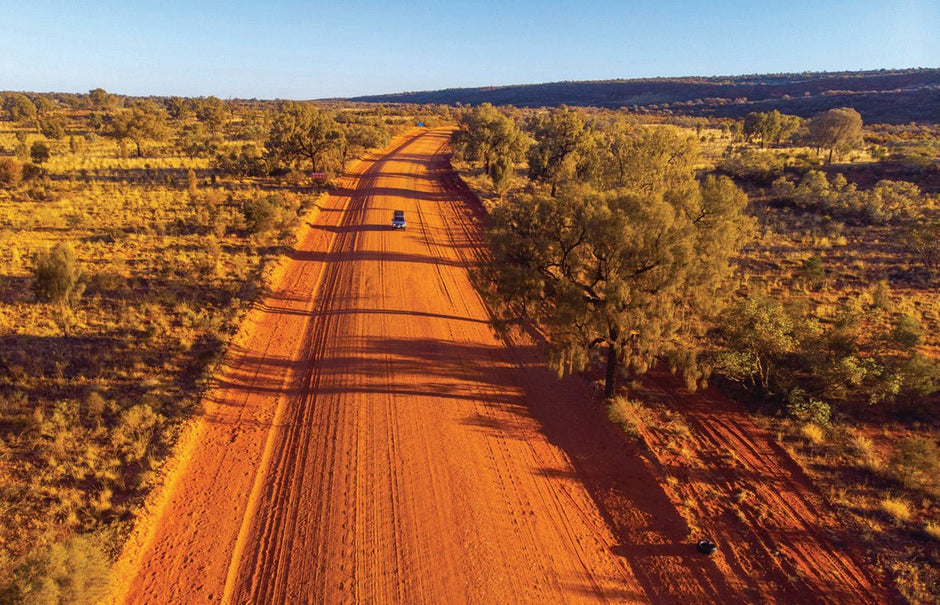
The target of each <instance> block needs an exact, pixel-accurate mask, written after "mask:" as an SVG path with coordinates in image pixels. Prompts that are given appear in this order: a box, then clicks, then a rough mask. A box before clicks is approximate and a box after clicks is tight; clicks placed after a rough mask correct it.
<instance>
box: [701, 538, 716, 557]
mask: <svg viewBox="0 0 940 605" xmlns="http://www.w3.org/2000/svg"><path fill="white" fill-rule="evenodd" d="M695 550H697V551H699V552H700V553H702V554H703V555H710V554H712V553H713V552H715V551H716V550H718V545H717V544H715V543H714V542H712V541H711V540H699V541H698V542H696V543H695Z"/></svg>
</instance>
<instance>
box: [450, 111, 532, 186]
mask: <svg viewBox="0 0 940 605" xmlns="http://www.w3.org/2000/svg"><path fill="white" fill-rule="evenodd" d="M454 145H455V147H456V148H457V149H458V150H459V151H460V152H461V153H462V154H463V156H464V157H465V158H466V159H467V160H469V161H471V162H479V163H481V164H482V165H483V169H484V170H485V171H486V173H487V174H488V175H489V176H490V178H491V179H492V180H493V184H494V185H498V181H500V180H501V179H502V178H504V177H505V176H506V175H507V174H508V171H509V170H510V169H511V168H512V167H513V166H514V165H515V163H516V162H520V161H522V160H523V159H524V158H525V154H526V151H527V150H528V149H529V146H530V145H531V141H530V140H529V138H528V137H527V136H526V134H525V133H524V132H523V131H522V130H521V129H520V128H519V127H518V126H517V125H516V121H515V120H513V119H512V118H511V117H509V116H507V115H505V114H503V113H501V112H500V111H499V110H497V109H496V108H495V107H493V106H492V105H490V104H489V103H484V104H483V105H480V106H479V107H474V108H473V109H469V110H467V111H465V112H464V113H463V115H461V117H460V120H459V129H458V130H457V131H456V132H455V133H454Z"/></svg>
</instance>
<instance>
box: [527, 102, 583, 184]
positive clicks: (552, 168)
mask: <svg viewBox="0 0 940 605" xmlns="http://www.w3.org/2000/svg"><path fill="white" fill-rule="evenodd" d="M528 128H529V130H530V131H531V133H532V135H533V137H534V138H535V145H534V146H532V148H530V149H529V153H528V158H529V178H530V179H531V180H533V181H539V182H543V183H548V184H550V185H551V187H552V195H555V193H556V192H557V190H558V186H559V185H560V184H562V183H564V182H566V181H569V180H572V179H574V177H575V174H576V172H577V164H578V159H579V151H581V150H582V149H583V148H584V146H585V145H586V144H587V143H588V142H589V138H588V136H587V133H586V132H585V123H584V117H583V116H582V115H581V112H579V111H576V110H573V109H571V108H569V107H567V106H565V105H561V106H559V107H556V108H555V109H553V110H551V111H550V112H549V113H547V114H542V115H539V116H536V117H535V118H534V119H533V120H532V121H531V122H530V123H529V126H528Z"/></svg>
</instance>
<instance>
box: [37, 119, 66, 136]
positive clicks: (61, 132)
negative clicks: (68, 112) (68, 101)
mask: <svg viewBox="0 0 940 605" xmlns="http://www.w3.org/2000/svg"><path fill="white" fill-rule="evenodd" d="M39 132H40V133H42V136H44V137H46V138H47V139H53V140H58V139H61V138H63V137H64V136H65V118H64V117H62V116H58V115H51V116H46V117H44V118H41V119H40V120H39Z"/></svg>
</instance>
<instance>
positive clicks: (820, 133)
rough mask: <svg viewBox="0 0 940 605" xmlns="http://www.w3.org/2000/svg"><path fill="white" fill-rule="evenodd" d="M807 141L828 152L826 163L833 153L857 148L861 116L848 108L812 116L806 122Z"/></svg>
mask: <svg viewBox="0 0 940 605" xmlns="http://www.w3.org/2000/svg"><path fill="white" fill-rule="evenodd" d="M806 127H807V128H808V129H809V140H810V141H811V142H812V143H813V144H814V145H815V146H816V147H817V148H819V149H828V150H829V159H828V160H827V162H828V163H830V164H831V163H832V154H833V152H839V153H844V152H846V151H849V150H851V149H855V148H856V147H859V146H861V145H862V143H863V142H864V140H863V138H862V116H861V115H860V114H859V113H858V112H857V111H855V110H854V109H852V108H850V107H839V108H837V109H830V110H829V111H826V112H823V113H821V114H819V115H816V116H813V117H812V118H810V119H809V120H808V121H807V122H806Z"/></svg>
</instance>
